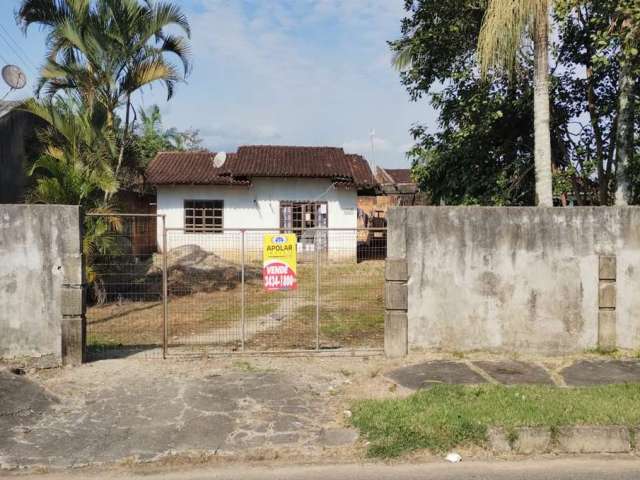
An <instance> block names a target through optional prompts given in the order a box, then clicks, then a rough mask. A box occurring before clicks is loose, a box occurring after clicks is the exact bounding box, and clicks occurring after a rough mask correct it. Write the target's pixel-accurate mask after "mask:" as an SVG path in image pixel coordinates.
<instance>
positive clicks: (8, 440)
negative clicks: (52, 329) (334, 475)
mask: <svg viewBox="0 0 640 480" xmlns="http://www.w3.org/2000/svg"><path fill="white" fill-rule="evenodd" d="M460 357H461V356H460V355H453V356H446V355H431V354H413V355H411V356H410V357H409V358H408V359H406V360H386V359H384V358H383V357H380V356H361V357H357V356H319V355H317V356H288V357H283V356H279V357H278V356H268V355H256V356H243V357H239V356H238V357H230V356H223V357H222V356H221V357H213V358H210V359H207V360H195V361H194V360H191V361H175V360H167V361H149V360H147V361H142V360H135V359H127V360H107V361H99V362H93V363H89V364H85V365H83V366H81V367H79V368H64V369H51V370H26V372H25V374H24V375H16V374H15V373H11V372H9V371H8V370H4V371H3V372H1V373H0V383H2V382H3V381H4V383H2V386H1V387H0V397H2V398H0V430H1V431H3V432H9V435H3V436H1V437H0V464H2V465H3V468H16V467H29V468H32V469H33V468H43V469H45V470H47V469H55V468H66V467H79V466H87V465H118V464H120V465H122V464H126V465H138V464H142V463H152V464H155V465H175V464H183V465H193V464H210V463H213V462H223V463H224V462H229V461H231V462H235V461H243V462H247V461H249V462H250V461H264V460H274V459H278V460H280V461H289V462H296V463H297V462H301V461H304V462H311V463H328V462H329V463H330V462H346V463H349V462H361V461H363V460H365V459H367V458H371V456H381V455H382V456H389V451H390V450H389V449H391V451H392V453H393V454H402V455H403V456H402V458H403V459H404V460H413V461H425V460H437V461H438V462H441V461H442V453H443V452H444V450H446V449H447V448H453V447H454V446H455V448H456V450H457V451H458V452H460V453H461V454H462V455H463V457H464V459H465V460H468V459H469V458H476V459H482V458H491V457H492V456H493V455H495V454H496V452H491V451H490V450H489V449H487V445H488V444H487V443H485V442H486V441H487V440H489V437H490V436H491V435H492V431H491V430H490V429H489V428H488V427H489V426H495V425H501V426H504V427H505V428H506V429H507V430H506V431H505V432H503V438H502V441H503V443H504V442H505V441H506V442H507V443H509V442H510V441H511V442H513V441H514V440H515V438H514V437H513V435H514V434H513V430H509V429H511V428H512V427H513V428H515V427H518V426H527V425H530V424H533V425H543V426H548V425H547V424H546V423H543V422H541V421H540V420H539V419H540V418H541V416H542V417H545V418H546V416H547V415H548V413H549V411H551V412H552V413H554V415H552V416H550V417H549V418H550V419H552V420H554V423H555V425H564V424H573V422H578V423H588V422H589V421H592V420H593V421H595V423H596V424H601V425H608V424H609V423H612V424H618V425H625V426H627V425H628V426H631V425H640V413H638V409H637V408H635V406H636V405H638V404H640V400H639V399H638V395H639V393H638V386H637V385H632V386H623V385H618V386H612V387H607V386H605V387H600V388H599V389H595V390H593V391H590V392H586V393H585V392H583V391H579V390H576V389H566V388H563V389H558V388H557V387H554V386H553V385H557V384H559V383H560V384H562V383H568V384H572V382H576V384H580V382H581V381H582V380H581V379H585V378H587V379H589V380H590V381H592V382H596V383H597V382H598V381H599V378H600V379H601V378H603V376H604V378H605V379H606V380H607V381H619V382H628V381H630V380H629V379H631V381H633V378H635V377H634V376H637V378H638V380H637V381H638V382H640V361H637V360H633V359H631V358H629V359H618V360H612V359H611V358H609V357H602V356H597V355H582V356H576V357H573V358H562V359H534V358H530V359H527V358H521V359H519V360H518V361H515V360H505V359H504V358H501V357H493V356H491V355H480V354H478V355H469V356H465V357H464V358H460ZM482 362H485V363H482ZM507 364H508V365H509V367H508V368H507V366H506V365H507ZM478 365H482V366H483V367H484V368H480V367H479V366H478ZM532 365H533V366H538V367H540V368H542V373H541V372H540V371H537V370H535V369H532V367H531V366H532ZM496 366H499V368H497V367H496ZM532 370H535V372H534V373H531V372H532ZM612 371H615V372H618V373H617V374H616V375H617V376H616V375H613V374H612V373H611V372H612ZM469 372H471V373H469ZM489 372H491V373H489ZM598 372H599V373H598ZM17 373H21V372H20V371H18V372H17ZM438 378H441V379H442V378H444V379H447V380H449V381H453V382H456V383H466V384H484V385H480V386H478V385H472V386H468V387H461V386H450V387H448V386H445V385H438V387H437V388H434V389H431V390H427V391H422V392H418V393H414V390H415V388H420V387H425V386H429V385H431V384H438V383H441V382H442V380H438ZM496 378H502V381H503V382H504V383H533V384H534V385H533V386H529V387H509V388H506V387H500V386H497V385H495V383H497V380H496ZM3 379H4V380H3ZM416 379H417V380H416ZM407 385H409V386H407ZM478 392H480V393H478ZM612 394H615V397H613V396H611V395H612ZM564 395H569V396H571V395H573V397H574V398H572V399H570V400H571V402H570V403H567V398H568V397H563V396H564ZM602 395H604V396H609V397H610V398H609V399H608V400H606V399H604V400H606V401H604V400H603V398H602ZM525 399H526V400H525ZM362 402H364V403H362ZM438 402H439V403H438ZM473 402H476V403H473ZM438 405H440V407H438ZM444 405H448V406H449V407H448V408H449V410H448V411H447V410H442V407H443V406H444ZM532 405H535V406H536V408H539V409H540V410H533V409H532V408H531V406H532ZM569 405H571V406H572V407H571V408H569V410H568V411H567V408H568V406H569ZM451 406H454V407H455V409H451V408H450V407H451ZM613 406H619V407H622V408H621V410H622V413H621V414H616V412H614V411H613V410H614V409H613ZM478 407H482V408H478ZM573 407H575V408H573ZM578 407H579V408H578ZM438 408H440V410H438ZM545 408H546V409H547V410H545ZM554 408H556V410H554ZM549 409H550V410H549ZM594 409H595V410H597V415H598V416H594V412H595V410H594ZM389 412H393V415H390V414H389ZM443 412H444V413H443ZM478 412H481V413H482V416H481V418H479V417H477V414H478ZM452 415H453V417H452ZM456 415H457V416H456ZM501 415H502V416H501ZM505 415H506V416H505ZM616 415H618V416H616ZM416 418H420V419H422V422H417V421H415V419H416ZM456 418H457V419H458V420H455V419H456ZM412 419H413V420H412ZM452 419H453V420H452ZM505 419H506V421H505ZM532 419H533V420H534V421H533V422H532ZM560 420H561V421H560ZM352 422H353V424H352ZM385 422H390V423H385ZM438 422H440V425H443V422H444V423H451V422H452V423H451V425H453V427H452V428H448V429H445V430H443V431H442V432H443V434H444V435H449V438H446V439H445V440H443V441H442V443H441V444H439V445H434V444H429V443H425V442H422V443H421V441H419V439H420V438H424V437H420V435H423V434H424V433H425V432H428V431H429V428H434V427H433V425H436V427H437V425H438ZM456 422H457V423H456ZM354 424H355V426H357V427H359V428H361V434H362V435H361V436H359V432H358V430H357V429H356V428H355V427H354ZM372 426H374V427H375V428H372ZM485 427H487V428H485ZM376 429H377V430H376ZM398 432H401V433H402V435H404V437H402V438H399V437H398V435H397V433H398ZM461 432H462V433H461ZM469 432H470V434H468V433H469ZM416 434H418V440H416V436H415V435H416ZM629 435H631V433H629ZM441 438H444V437H441ZM505 439H506V440H505ZM398 441H400V442H404V444H406V443H407V442H409V443H411V444H412V448H397V445H396V444H397V442H398ZM628 441H629V442H632V441H635V439H632V438H631V437H630V438H629V439H628ZM394 442H395V443H394ZM380 445H383V446H385V445H387V447H385V448H387V450H385V448H382V449H381V448H380ZM394 445H395V446H394ZM415 447H419V448H422V449H423V450H418V451H415V452H410V450H413V449H414V448H415ZM424 448H431V449H432V450H424ZM394 449H395V450H394ZM623 451H626V450H623ZM498 453H500V455H502V454H506V455H507V456H508V457H510V458H511V457H513V454H515V453H521V452H518V451H503V452H498ZM534 453H535V452H534ZM631 456H632V457H633V454H632V455H631Z"/></svg>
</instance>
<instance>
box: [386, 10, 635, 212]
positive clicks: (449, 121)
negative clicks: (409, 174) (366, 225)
mask: <svg viewBox="0 0 640 480" xmlns="http://www.w3.org/2000/svg"><path fill="white" fill-rule="evenodd" d="M486 6H487V2H486V1H484V0H477V1H476V0H453V1H451V2H438V1H436V0H406V1H405V8H406V10H407V16H406V18H404V19H403V20H402V24H401V37H400V39H398V40H396V41H393V42H390V46H391V50H392V52H393V54H394V60H395V65H396V67H398V68H399V69H400V70H401V71H400V77H401V81H402V83H403V84H404V85H405V87H406V88H407V91H408V92H409V94H410V96H411V98H412V99H413V100H417V99H419V98H421V97H422V96H424V95H428V96H429V97H430V99H431V104H432V106H433V107H434V108H435V110H436V111H437V113H438V126H437V128H436V129H434V130H430V129H427V128H426V127H424V126H422V125H414V126H413V127H412V129H411V132H412V134H413V136H414V138H415V140H416V144H415V147H414V148H413V149H412V150H411V151H410V152H409V158H410V159H411V160H412V163H413V173H414V176H415V177H416V178H417V180H418V182H419V184H420V187H421V189H423V190H424V191H426V192H428V193H429V194H430V195H431V197H432V199H433V202H434V203H440V202H445V203H448V204H484V205H530V204H533V202H534V194H533V187H534V183H533V172H532V171H531V169H532V168H533V167H532V165H533V122H532V121H531V120H530V119H531V118H532V116H533V106H532V90H533V84H532V79H533V72H532V68H531V64H530V63H529V62H530V56H529V55H526V53H528V50H527V48H529V46H527V45H525V50H524V51H523V52H521V54H519V55H518V56H517V57H516V60H515V61H516V62H517V63H518V65H517V68H515V69H513V70H514V71H515V73H516V74H515V76H514V78H513V79H512V81H511V82H507V81H506V79H505V78H504V77H501V76H493V77H491V81H490V82H489V83H488V84H486V85H485V84H484V83H483V82H482V81H481V80H480V78H479V73H478V68H477V63H476V51H475V49H476V46H477V44H478V38H479V34H480V30H481V25H482V20H483V18H484V14H485V8H486ZM553 8H554V10H553V24H554V29H555V35H553V36H552V38H553V39H554V41H553V44H552V45H551V57H552V60H553V61H552V79H551V80H552V85H551V86H552V92H551V97H552V105H551V116H552V118H551V121H552V128H551V132H552V159H553V165H554V196H555V197H556V198H558V199H559V201H566V202H573V203H575V204H578V205H590V204H610V203H611V202H612V199H613V192H614V190H615V169H616V166H615V157H616V150H615V144H616V128H615V123H616V118H617V113H618V104H619V98H618V97H619V88H618V87H619V84H618V80H619V73H620V68H621V65H622V64H623V63H624V62H627V61H630V62H634V65H637V64H638V63H637V62H639V61H640V60H639V56H638V52H637V50H638V48H637V45H638V42H637V32H638V28H637V25H638V24H639V22H638V13H637V12H638V9H639V8H640V3H639V2H637V1H634V0H623V1H619V0H603V1H598V2H596V1H583V0H556V1H554V2H553ZM443 19H446V21H444V20H443ZM527 28H528V26H527ZM514 38H515V37H514ZM625 42H626V43H625ZM623 44H625V45H629V46H628V47H623V46H622V45H623ZM509 70H512V69H509ZM636 78H640V75H638V74H636ZM638 83H639V82H637V81H636V87H635V97H636V99H637V95H638V92H639V91H640V85H639V84H638ZM638 121H639V119H638V116H637V115H636V118H635V131H636V132H638V131H639V128H638V127H639V125H638ZM639 147H640V144H638V135H637V133H636V152H639V151H640V148H639ZM626 175H627V177H628V178H629V179H630V181H631V184H632V185H631V186H632V191H633V192H634V193H633V195H634V198H635V200H634V201H635V202H638V201H639V200H640V183H639V181H640V160H639V159H638V154H636V155H635V158H633V159H631V160H630V162H629V167H628V169H627V172H626Z"/></svg>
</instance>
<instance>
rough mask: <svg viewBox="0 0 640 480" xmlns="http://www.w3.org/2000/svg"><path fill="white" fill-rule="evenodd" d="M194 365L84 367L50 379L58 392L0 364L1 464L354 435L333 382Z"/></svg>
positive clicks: (149, 455)
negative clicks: (341, 418)
mask: <svg viewBox="0 0 640 480" xmlns="http://www.w3.org/2000/svg"><path fill="white" fill-rule="evenodd" d="M121 362H122V361H121ZM104 365H108V363H107V362H104ZM121 365H123V364H122V363H121ZM183 365H186V364H183ZM188 368H190V366H189V365H186V366H185V367H184V369H182V370H181V369H180V368H177V369H176V371H174V372H162V364H160V366H158V364H157V363H156V364H154V365H152V366H148V365H143V366H142V367H139V365H137V364H136V363H134V362H132V363H130V364H129V365H126V364H124V367H123V368H121V369H120V370H119V371H109V370H106V371H105V370H104V369H101V368H95V367H93V368H91V367H82V369H83V370H79V371H78V372H79V373H77V374H75V373H73V372H72V373H70V374H69V373H68V375H71V377H70V378H67V379H64V380H63V381H61V382H60V383H58V384H57V385H53V387H54V389H55V390H56V392H59V393H60V396H61V398H58V397H57V396H56V395H53V394H52V393H50V392H49V391H47V389H45V388H43V386H41V385H40V384H38V383H35V382H34V381H32V380H30V379H29V378H27V377H26V376H22V375H16V374H14V373H11V372H10V371H9V370H0V432H1V433H0V466H5V467H7V466H9V467H11V466H13V467H15V466H33V465H45V466H64V467H68V466H78V465H86V464H89V463H91V464H95V463H98V464H100V463H107V464H109V463H114V462H117V461H120V460H122V459H124V458H132V459H135V460H137V461H145V460H152V459H158V458H162V457H163V456H167V455H171V454H172V453H175V452H178V453H180V454H188V452H197V455H199V456H203V455H204V456H205V457H206V456H207V455H225V454H231V453H233V454H238V452H248V451H251V450H252V449H260V448H262V449H274V448H289V449H298V450H305V449H313V448H320V449H322V448H326V447H342V446H346V445H350V444H352V443H354V442H355V440H356V439H357V433H356V432H355V431H353V430H348V429H345V428H341V427H340V426H339V425H337V424H336V423H335V416H336V415H335V412H334V411H332V410H331V409H328V408H327V406H328V405H329V403H330V398H327V397H329V396H330V394H329V393H328V392H329V391H330V387H331V386H330V385H328V384H322V382H320V383H309V382H303V381H298V379H296V378H295V377H292V376H291V375H285V374H282V373H277V372H268V371H266V372H256V371H246V372H239V371H237V370H236V371H233V370H227V371H224V372H223V373H221V374H208V373H206V372H201V373H198V374H194V373H193V372H189V373H185V372H184V370H187V369H188ZM63 373H64V372H63ZM92 373H94V375H95V379H94V380H93V379H92V377H91V374H92ZM73 375H77V376H78V378H76V377H73ZM74 390H77V391H74ZM67 394H68V395H67Z"/></svg>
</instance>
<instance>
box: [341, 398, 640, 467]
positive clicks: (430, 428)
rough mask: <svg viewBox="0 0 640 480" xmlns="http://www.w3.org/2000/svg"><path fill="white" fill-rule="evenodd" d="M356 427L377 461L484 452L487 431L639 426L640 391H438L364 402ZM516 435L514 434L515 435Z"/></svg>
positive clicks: (358, 405) (356, 414) (356, 411)
mask: <svg viewBox="0 0 640 480" xmlns="http://www.w3.org/2000/svg"><path fill="white" fill-rule="evenodd" d="M352 422H353V424H354V426H356V427H358V428H359V429H360V431H361V433H362V434H363V435H364V436H365V437H366V439H367V440H368V441H369V442H370V445H369V450H368V453H369V455H371V456H374V457H395V456H398V455H401V454H403V453H407V452H410V451H412V450H417V449H430V450H432V451H434V452H438V453H441V452H445V451H447V450H450V449H451V448H454V447H456V446H460V445H479V446H483V445H484V443H485V441H486V438H487V432H488V429H489V427H503V428H505V429H507V431H509V430H510V429H514V428H516V427H549V428H550V429H551V431H552V432H553V430H554V429H555V428H557V427H561V426H569V425H626V426H629V427H632V426H637V425H639V424H640V385H607V386H600V387H585V388H557V387H551V386H522V387H505V386H499V385H487V386H478V387H470V386H460V385H437V386H434V387H433V388H431V389H430V390H424V391H420V392H417V393H415V394H413V395H411V396H410V397H408V398H405V399H401V400H364V401H359V402H357V403H356V404H355V405H354V406H353V417H352ZM512 431H513V430H512Z"/></svg>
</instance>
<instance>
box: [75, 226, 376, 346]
mask: <svg viewBox="0 0 640 480" xmlns="http://www.w3.org/2000/svg"><path fill="white" fill-rule="evenodd" d="M115 220H117V221H115ZM95 221H105V222H106V223H108V221H107V219H106V218H102V219H99V218H96V219H95ZM110 221H112V223H114V225H111V226H110V228H108V229H107V231H106V233H103V235H102V236H103V238H102V240H101V241H103V242H104V249H103V250H102V251H100V252H99V253H97V254H94V255H91V256H89V257H90V258H88V261H87V264H88V265H89V269H88V281H89V283H90V285H91V287H90V296H89V297H90V306H89V308H88V312H87V347H88V353H89V355H90V357H93V358H97V357H105V356H111V357H113V356H128V355H136V356H143V357H150V358H160V357H162V356H163V355H165V354H167V353H168V354H169V355H178V356H179V355H183V354H185V355H192V354H198V355H208V354H215V353H225V352H243V351H247V352H250V351H254V352H260V351H265V352H267V351H318V350H321V351H322V350H355V349H357V350H362V349H381V348H382V346H383V337H384V302H383V291H384V260H385V257H386V231H385V230H384V229H327V228H320V229H310V230H301V231H296V232H295V237H294V238H295V239H296V256H297V262H296V267H297V268H296V285H295V288H282V289H273V288H266V287H265V278H264V273H265V272H264V271H263V263H264V260H265V259H264V258H263V252H264V244H265V243H264V242H265V236H273V235H275V236H276V237H278V236H281V234H282V233H284V232H283V231H281V230H279V229H274V230H266V229H223V228H219V227H216V229H215V230H214V231H210V232H202V231H197V232H191V231H187V230H185V229H165V228H163V226H162V222H163V219H159V220H158V221H157V220H156V217H155V216H149V217H135V218H129V217H126V216H123V217H117V218H116V219H113V218H112V219H111V220H110ZM118 221H119V222H120V224H118ZM136 232H137V233H136ZM149 232H153V234H150V233H149Z"/></svg>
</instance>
